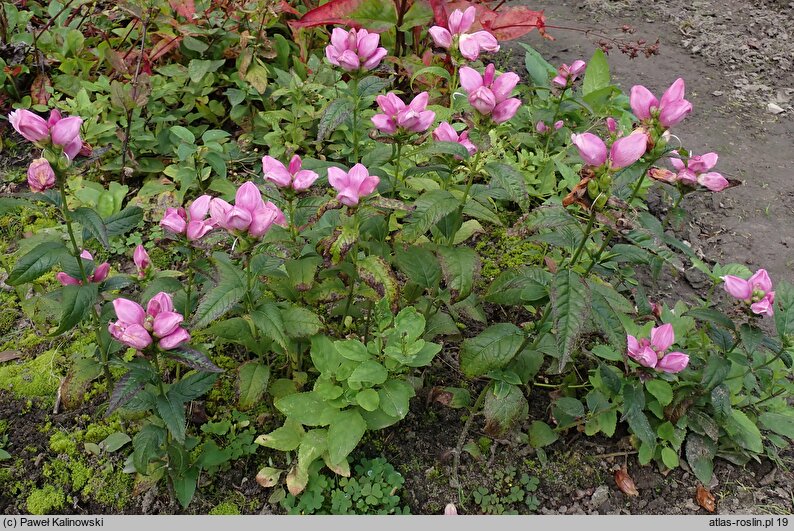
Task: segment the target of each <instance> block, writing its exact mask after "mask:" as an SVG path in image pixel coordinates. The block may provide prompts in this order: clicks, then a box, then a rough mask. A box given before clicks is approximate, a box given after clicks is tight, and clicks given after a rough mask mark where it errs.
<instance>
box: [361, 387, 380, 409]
mask: <svg viewBox="0 0 794 531" xmlns="http://www.w3.org/2000/svg"><path fill="white" fill-rule="evenodd" d="M356 403H357V404H358V405H359V406H361V407H362V408H364V409H365V410H367V411H375V410H376V409H378V405H380V395H378V392H377V391H376V390H374V389H362V390H361V391H359V392H358V394H356Z"/></svg>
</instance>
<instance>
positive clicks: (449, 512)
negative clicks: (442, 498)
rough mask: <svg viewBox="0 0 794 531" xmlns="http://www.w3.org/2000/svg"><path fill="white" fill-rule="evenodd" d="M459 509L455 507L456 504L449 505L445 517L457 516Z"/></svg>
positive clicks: (445, 509) (445, 510)
mask: <svg viewBox="0 0 794 531" xmlns="http://www.w3.org/2000/svg"><path fill="white" fill-rule="evenodd" d="M457 515H458V509H457V508H456V507H455V504H454V503H448V504H447V506H446V507H444V516H457Z"/></svg>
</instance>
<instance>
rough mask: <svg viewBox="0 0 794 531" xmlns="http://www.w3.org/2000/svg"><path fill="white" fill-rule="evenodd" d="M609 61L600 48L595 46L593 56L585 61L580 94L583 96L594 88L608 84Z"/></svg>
mask: <svg viewBox="0 0 794 531" xmlns="http://www.w3.org/2000/svg"><path fill="white" fill-rule="evenodd" d="M609 83H610V77H609V63H608V62H607V56H606V54H605V53H604V52H603V50H601V49H600V48H596V51H595V53H593V57H591V58H590V61H589V62H588V63H587V69H586V70H585V71H584V81H583V82H582V94H584V95H585V96H586V95H588V94H590V93H591V92H595V91H596V90H599V89H603V88H606V87H608V86H609Z"/></svg>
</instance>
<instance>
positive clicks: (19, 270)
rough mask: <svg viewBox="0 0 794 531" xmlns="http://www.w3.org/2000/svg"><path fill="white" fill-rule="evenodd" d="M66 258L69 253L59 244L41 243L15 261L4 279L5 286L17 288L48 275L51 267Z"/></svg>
mask: <svg viewBox="0 0 794 531" xmlns="http://www.w3.org/2000/svg"><path fill="white" fill-rule="evenodd" d="M66 256H69V252H68V251H67V250H66V247H65V246H64V245H63V244H62V243H61V242H44V243H41V244H39V245H37V246H36V247H34V248H33V250H32V251H30V252H29V253H28V254H26V255H25V256H23V257H22V258H20V259H19V260H18V261H17V263H16V264H15V265H14V269H12V270H11V273H10V274H9V275H8V278H7V279H6V284H8V285H9V286H19V285H20V284H24V283H25V282H31V281H33V280H36V279H37V278H39V277H40V276H41V275H43V274H45V273H49V271H50V270H51V269H52V266H54V265H55V264H57V263H58V262H59V261H60V260H61V259H62V258H64V257H66Z"/></svg>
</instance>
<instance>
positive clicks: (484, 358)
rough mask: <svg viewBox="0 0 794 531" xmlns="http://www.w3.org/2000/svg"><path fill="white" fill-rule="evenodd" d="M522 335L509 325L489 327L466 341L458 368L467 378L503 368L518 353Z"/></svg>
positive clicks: (519, 330)
mask: <svg viewBox="0 0 794 531" xmlns="http://www.w3.org/2000/svg"><path fill="white" fill-rule="evenodd" d="M523 342H524V333H523V332H522V331H521V329H520V328H518V327H517V326H516V325H514V324H511V323H499V324H495V325H492V326H489V327H488V328H486V329H485V330H483V331H482V332H481V333H480V334H479V335H478V336H477V337H474V338H469V339H466V340H465V341H464V342H463V345H462V346H461V350H460V368H461V370H462V371H463V373H464V374H465V375H466V376H467V377H469V378H475V377H477V376H482V375H484V374H486V373H488V372H489V371H492V370H494V369H502V368H504V367H505V366H506V365H507V364H508V363H509V362H510V360H512V359H513V358H514V357H515V355H516V354H517V353H518V350H519V348H520V347H521V345H522V343H523Z"/></svg>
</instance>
